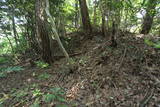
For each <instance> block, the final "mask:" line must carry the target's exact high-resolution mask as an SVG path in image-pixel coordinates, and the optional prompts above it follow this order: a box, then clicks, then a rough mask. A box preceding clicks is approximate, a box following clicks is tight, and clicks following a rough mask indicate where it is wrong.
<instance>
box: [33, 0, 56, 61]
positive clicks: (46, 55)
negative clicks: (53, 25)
mask: <svg viewBox="0 0 160 107" xmlns="http://www.w3.org/2000/svg"><path fill="white" fill-rule="evenodd" d="M36 21H37V28H38V29H37V31H38V35H39V37H40V39H41V46H42V58H43V60H44V61H45V62H47V63H52V62H53V60H52V55H51V48H50V39H49V33H48V31H47V29H46V22H47V19H46V17H45V0H36Z"/></svg>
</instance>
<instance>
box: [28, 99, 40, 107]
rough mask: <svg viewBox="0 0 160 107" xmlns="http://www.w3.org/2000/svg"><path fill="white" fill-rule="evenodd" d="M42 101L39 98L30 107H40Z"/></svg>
mask: <svg viewBox="0 0 160 107" xmlns="http://www.w3.org/2000/svg"><path fill="white" fill-rule="evenodd" d="M39 103H40V101H39V98H37V99H36V100H35V102H34V103H33V104H32V105H31V106H30V107H40V104H39Z"/></svg>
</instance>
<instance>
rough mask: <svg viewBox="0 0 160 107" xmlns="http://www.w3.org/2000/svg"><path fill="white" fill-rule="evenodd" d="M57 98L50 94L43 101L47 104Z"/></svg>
mask: <svg viewBox="0 0 160 107" xmlns="http://www.w3.org/2000/svg"><path fill="white" fill-rule="evenodd" d="M55 98H56V96H55V95H54V94H49V93H48V94H46V95H44V96H43V100H44V101H45V102H47V103H50V102H52V101H53V100H54V99H55Z"/></svg>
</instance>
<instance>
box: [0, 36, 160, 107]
mask: <svg viewBox="0 0 160 107" xmlns="http://www.w3.org/2000/svg"><path fill="white" fill-rule="evenodd" d="M75 36H77V35H75ZM80 36H81V35H80ZM150 38H152V37H150ZM152 39H154V38H152ZM117 43H118V46H117V47H116V48H113V47H111V46H110V41H109V40H108V39H107V38H104V37H101V36H99V35H97V36H94V37H93V39H92V40H86V41H81V43H80V44H79V43H78V44H79V45H78V47H77V48H75V50H74V51H75V52H76V53H80V54H77V55H76V56H73V57H72V58H73V60H74V61H75V62H74V65H75V66H74V68H70V67H69V66H67V62H66V61H65V59H64V58H62V59H60V60H58V61H56V62H55V63H54V64H53V65H51V66H50V67H49V68H45V69H41V68H38V67H31V66H30V65H29V64H27V63H23V64H22V65H21V66H24V68H25V70H23V71H21V72H12V73H10V74H8V75H7V76H6V77H4V78H0V107H1V105H3V106H4V107H39V106H40V107H138V106H139V107H145V105H147V107H154V106H155V107H159V106H160V50H158V49H155V48H153V47H150V46H148V45H146V44H145V43H144V37H143V35H136V34H125V36H124V35H121V36H119V37H118V38H117Z"/></svg>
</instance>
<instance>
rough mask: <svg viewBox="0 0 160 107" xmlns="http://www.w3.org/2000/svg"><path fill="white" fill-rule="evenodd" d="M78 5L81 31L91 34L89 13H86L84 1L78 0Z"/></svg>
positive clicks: (86, 8)
mask: <svg viewBox="0 0 160 107" xmlns="http://www.w3.org/2000/svg"><path fill="white" fill-rule="evenodd" d="M79 5H80V9H81V16H82V23H83V29H84V31H86V32H87V33H91V32H92V27H91V23H90V18H89V13H88V7H87V4H86V0H79Z"/></svg>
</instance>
